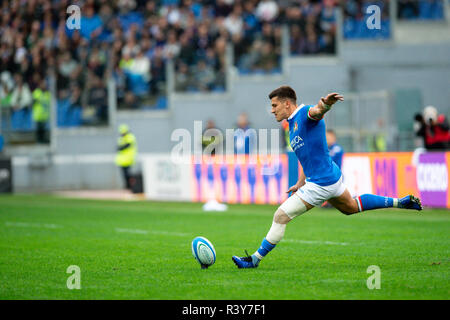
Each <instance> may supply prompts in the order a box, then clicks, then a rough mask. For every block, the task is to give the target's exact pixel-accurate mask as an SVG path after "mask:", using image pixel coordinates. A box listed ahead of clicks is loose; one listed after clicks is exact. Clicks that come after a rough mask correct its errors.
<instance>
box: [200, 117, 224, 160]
mask: <svg viewBox="0 0 450 320" xmlns="http://www.w3.org/2000/svg"><path fill="white" fill-rule="evenodd" d="M221 137H223V135H222V132H221V131H220V130H219V129H218V128H217V127H216V123H215V122H214V120H212V119H209V120H208V122H207V123H206V128H205V130H204V131H203V133H202V147H203V151H205V149H206V148H207V147H208V146H210V147H209V148H208V150H209V151H211V155H215V154H216V149H217V148H218V146H219V145H220V144H221V143H222V142H223V140H222V138H221ZM217 151H218V150H217Z"/></svg>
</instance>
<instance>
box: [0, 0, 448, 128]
mask: <svg viewBox="0 0 450 320" xmlns="http://www.w3.org/2000/svg"><path fill="white" fill-rule="evenodd" d="M338 2H339V1H337V0H281V1H273V0H246V1H244V0H218V1H213V0H159V1H145V0H112V1H107V0H85V1H69V0H61V1H51V0H29V1H24V0H12V1H2V2H1V5H0V10H1V11H2V14H1V17H0V36H1V38H0V39H1V40H0V72H1V78H0V80H1V83H0V103H1V107H2V109H5V110H9V111H10V113H11V114H12V116H11V120H12V125H13V127H15V128H16V129H26V128H35V127H37V125H36V123H37V122H39V121H40V122H45V121H46V119H48V117H49V115H48V112H38V111H36V112H32V110H33V109H38V108H41V107H42V108H44V109H45V107H46V104H45V103H43V102H42V101H36V99H35V98H33V94H32V93H33V92H34V91H35V90H36V89H37V88H45V90H49V85H50V83H48V79H49V77H48V76H49V75H50V74H52V73H53V74H54V75H55V76H56V89H57V90H56V93H57V97H56V99H57V101H58V125H59V126H72V125H80V124H102V123H106V122H107V120H108V107H107V106H108V90H107V83H108V82H107V81H108V79H110V78H114V79H115V82H116V85H117V90H116V95H117V98H118V105H119V108H120V107H125V108H139V107H140V106H142V105H143V104H145V101H146V98H148V97H149V96H151V97H161V96H162V97H163V96H164V95H165V91H166V63H167V61H168V59H173V61H174V62H175V63H174V66H175V70H176V73H175V79H174V80H175V81H174V82H175V89H176V90H177V91H188V92H196V91H219V92H220V91H223V90H224V89H225V70H226V67H227V66H226V48H227V44H229V43H230V44H233V48H234V64H235V65H236V67H237V68H238V69H239V71H240V72H241V73H243V74H245V73H265V74H270V73H277V72H280V65H281V61H280V60H281V38H282V26H283V25H287V26H288V30H289V34H290V38H289V41H290V44H289V45H290V52H291V54H293V55H306V54H321V53H324V54H333V53H334V52H335V34H336V23H335V22H336V12H335V11H336V6H337V5H338ZM378 2H379V3H380V5H383V4H384V3H385V1H381V0H380V1H378ZM409 2H411V1H401V3H402V5H403V7H401V10H407V9H408V8H409V7H408V3H409ZM419 2H420V3H421V1H419ZM428 2H430V1H428ZM435 2H436V3H438V2H439V1H437V0H436V1H434V0H433V1H431V2H430V3H435ZM73 4H75V5H78V6H79V7H80V8H81V23H80V29H69V28H68V27H67V24H66V22H68V18H69V17H70V14H71V12H67V8H68V7H69V6H70V5H73ZM364 5H367V1H361V0H349V1H345V3H344V11H345V14H346V16H347V17H348V18H350V19H354V20H358V19H361V12H363V11H362V9H363V7H364ZM422 7H423V6H422ZM422 7H420V8H422ZM435 7H436V8H438V6H435ZM386 8H387V6H386V5H384V6H383V17H387V11H386ZM404 8H406V9H404ZM427 8H428V7H427ZM430 8H431V7H430ZM433 8H434V7H433ZM430 10H431V9H430ZM436 10H437V9H436ZM401 12H403V11H401ZM432 12H434V11H432ZM360 36H361V35H360ZM43 82H45V84H43ZM45 90H44V91H45ZM44 96H45V95H40V96H39V97H44ZM35 97H36V95H35ZM151 101H158V103H156V106H157V107H158V106H159V107H161V108H164V107H165V102H164V99H159V98H158V99H156V98H155V99H154V100H151ZM38 105H39V107H37V108H34V106H38ZM44 111H45V110H44ZM31 114H33V116H32V119H33V123H31V124H30V121H29V120H24V119H28V118H30V117H31ZM21 119H22V120H21ZM24 123H25V124H26V125H24ZM47 126H48V125H47ZM40 127H41V130H42V125H41V126H40Z"/></svg>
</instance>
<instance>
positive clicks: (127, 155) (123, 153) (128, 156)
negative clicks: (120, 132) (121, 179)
mask: <svg viewBox="0 0 450 320" xmlns="http://www.w3.org/2000/svg"><path fill="white" fill-rule="evenodd" d="M127 144H130V145H129V146H128V147H127V148H125V149H123V150H119V151H118V152H117V156H116V164H117V165H118V166H120V167H129V166H132V165H133V164H134V162H135V159H136V154H137V143H136V137H135V136H134V135H133V134H132V133H131V132H128V133H127V134H125V135H124V136H120V137H119V140H118V145H119V147H121V146H124V145H127Z"/></svg>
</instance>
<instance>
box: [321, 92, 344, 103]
mask: <svg viewBox="0 0 450 320" xmlns="http://www.w3.org/2000/svg"><path fill="white" fill-rule="evenodd" d="M321 100H322V102H323V103H325V104H326V105H329V106H331V105H333V104H335V103H336V102H338V101H344V96H342V95H340V94H339V93H336V92H333V93H330V94H328V95H327V96H326V97H325V98H322V99H321Z"/></svg>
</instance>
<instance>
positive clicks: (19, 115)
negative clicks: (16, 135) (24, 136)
mask: <svg viewBox="0 0 450 320" xmlns="http://www.w3.org/2000/svg"><path fill="white" fill-rule="evenodd" d="M34 129H35V124H34V122H33V120H32V115H31V109H28V108H24V109H20V110H17V111H13V112H12V114H11V130H12V131H33V130H34Z"/></svg>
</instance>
